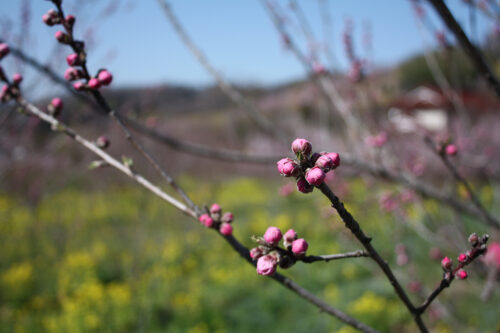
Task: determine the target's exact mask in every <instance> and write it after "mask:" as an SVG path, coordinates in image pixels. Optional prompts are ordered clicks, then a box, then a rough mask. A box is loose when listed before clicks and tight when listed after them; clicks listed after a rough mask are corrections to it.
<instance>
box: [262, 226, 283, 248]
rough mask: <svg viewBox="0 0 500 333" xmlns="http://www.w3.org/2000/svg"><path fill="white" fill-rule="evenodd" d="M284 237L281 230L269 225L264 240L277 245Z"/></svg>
mask: <svg viewBox="0 0 500 333" xmlns="http://www.w3.org/2000/svg"><path fill="white" fill-rule="evenodd" d="M282 237H283V235H281V230H280V229H279V228H276V227H269V228H267V230H266V232H265V233H264V240H265V241H266V243H268V244H271V245H277V244H278V243H279V241H280V240H281V238H282Z"/></svg>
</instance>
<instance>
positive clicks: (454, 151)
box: [445, 144, 458, 156]
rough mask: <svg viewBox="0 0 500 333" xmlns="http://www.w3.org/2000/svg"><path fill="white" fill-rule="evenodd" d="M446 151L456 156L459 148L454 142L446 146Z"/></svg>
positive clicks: (447, 153)
mask: <svg viewBox="0 0 500 333" xmlns="http://www.w3.org/2000/svg"><path fill="white" fill-rule="evenodd" d="M445 151H446V155H448V156H455V155H456V154H457V152H458V148H457V146H455V145H454V144H450V145H447V146H446V149H445Z"/></svg>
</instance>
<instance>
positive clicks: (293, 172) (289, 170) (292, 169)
mask: <svg viewBox="0 0 500 333" xmlns="http://www.w3.org/2000/svg"><path fill="white" fill-rule="evenodd" d="M276 165H277V167H278V172H279V173H280V174H281V175H283V176H285V177H296V176H298V174H299V172H300V170H299V166H298V165H297V163H295V162H294V161H293V160H292V159H290V158H283V159H281V160H279V161H278V162H277V163H276Z"/></svg>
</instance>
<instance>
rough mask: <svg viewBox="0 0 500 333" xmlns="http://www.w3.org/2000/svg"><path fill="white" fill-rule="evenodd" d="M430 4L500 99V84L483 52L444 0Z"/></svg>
mask: <svg viewBox="0 0 500 333" xmlns="http://www.w3.org/2000/svg"><path fill="white" fill-rule="evenodd" d="M428 1H429V2H430V4H431V5H432V6H433V7H434V9H435V10H436V12H437V13H438V14H439V16H441V19H443V21H444V22H445V23H446V26H447V27H448V29H450V31H451V32H453V34H454V35H455V37H456V38H457V40H458V41H459V42H460V44H461V45H462V48H463V49H464V50H465V52H466V53H467V54H468V56H469V58H470V59H471V60H472V62H473V63H474V65H475V66H476V69H477V71H478V72H479V73H480V74H481V75H482V76H483V77H484V78H485V79H486V81H487V82H488V83H489V85H490V86H491V88H493V90H494V91H495V93H496V94H497V96H499V97H500V82H499V81H498V78H497V77H496V76H495V74H494V73H493V71H492V70H491V68H490V66H489V65H488V63H487V62H486V60H485V59H484V57H483V55H482V54H481V52H480V51H479V50H478V49H477V48H476V47H475V46H474V45H473V44H472V42H471V41H470V40H469V38H468V37H467V35H466V34H465V32H464V31H463V29H462V27H461V26H460V24H459V23H458V22H457V20H455V17H453V14H452V13H451V12H450V10H449V9H448V7H447V6H446V4H445V3H444V1H443V0H428Z"/></svg>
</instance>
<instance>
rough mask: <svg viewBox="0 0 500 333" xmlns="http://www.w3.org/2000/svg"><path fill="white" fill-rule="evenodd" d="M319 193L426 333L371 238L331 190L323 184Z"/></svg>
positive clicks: (412, 306)
mask: <svg viewBox="0 0 500 333" xmlns="http://www.w3.org/2000/svg"><path fill="white" fill-rule="evenodd" d="M318 188H319V189H320V190H321V192H322V193H323V194H324V195H325V196H326V197H327V198H328V199H329V200H330V202H331V204H332V207H333V208H334V209H335V210H336V211H337V213H338V214H339V216H340V217H341V218H342V221H343V222H344V224H345V226H346V227H347V228H348V229H349V230H350V231H351V232H352V234H353V235H354V236H355V237H356V238H357V239H358V240H359V241H360V243H361V244H362V245H363V246H364V247H365V249H366V251H367V252H368V253H369V254H370V257H371V258H372V259H373V260H374V261H375V262H376V263H377V265H378V266H379V267H380V269H382V271H383V272H384V274H385V276H386V277H387V279H388V280H389V282H390V283H391V285H392V286H393V288H394V291H395V292H396V294H397V295H398V297H399V298H400V299H401V301H402V302H403V303H404V305H405V306H406V308H407V309H408V311H409V312H410V314H411V315H412V317H413V319H414V320H415V323H416V324H417V326H418V328H419V329H420V331H421V332H428V330H427V328H426V326H425V324H424V322H423V321H422V319H421V318H420V316H419V314H418V313H417V311H416V308H415V306H414V305H413V303H412V302H411V300H410V298H409V297H408V295H407V294H406V292H405V291H404V289H403V287H402V286H401V284H400V283H399V281H398V280H397V278H396V276H395V275H394V273H393V272H392V270H391V268H390V267H389V265H388V264H387V262H386V261H385V260H384V259H382V257H381V256H380V255H379V253H378V252H377V250H375V248H374V247H373V246H372V244H371V240H372V239H371V238H370V237H368V236H367V235H366V234H365V233H364V232H363V230H362V229H361V226H360V225H359V223H358V222H357V221H356V219H354V217H353V216H352V215H351V213H349V211H347V209H345V207H344V204H343V203H342V202H341V201H340V199H339V198H338V197H337V196H336V195H335V194H334V193H333V192H332V190H331V189H330V188H329V187H328V185H326V184H325V183H322V184H321V185H320V186H319V187H318Z"/></svg>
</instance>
